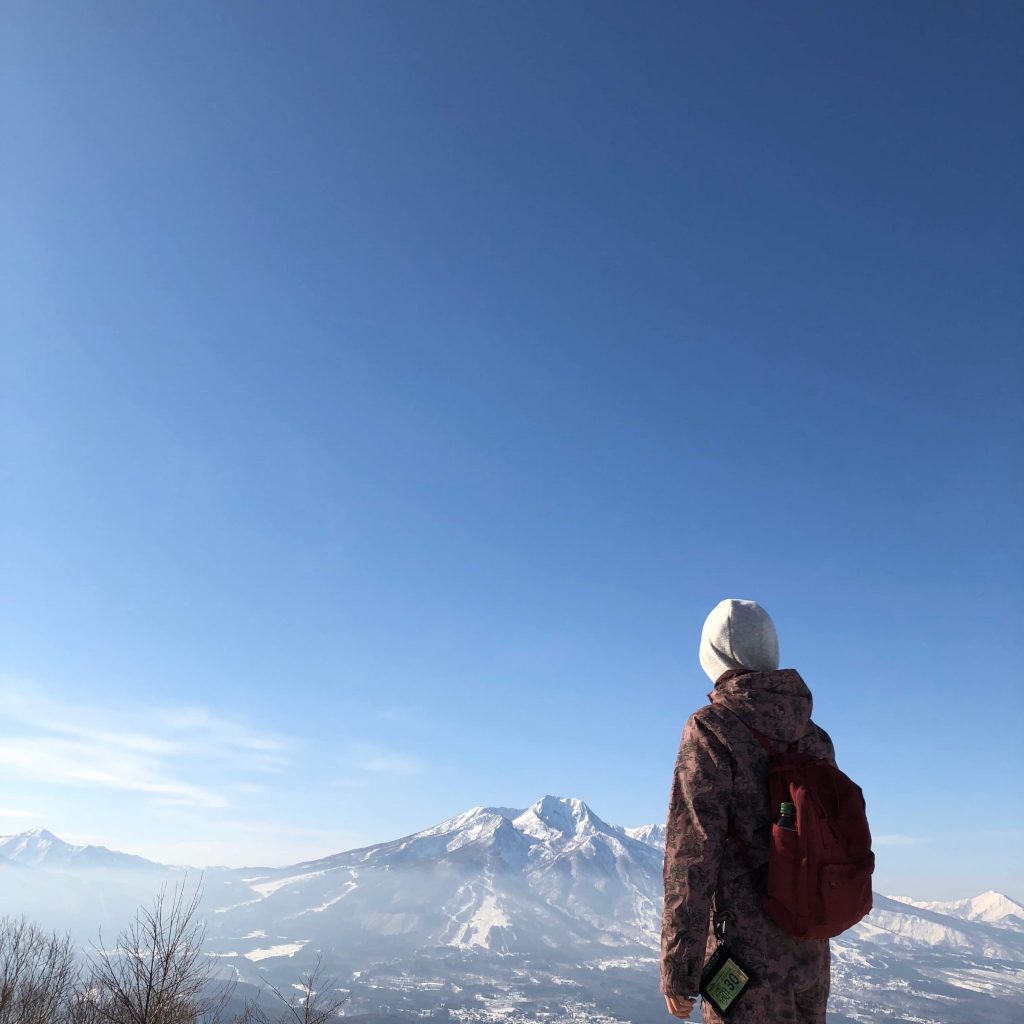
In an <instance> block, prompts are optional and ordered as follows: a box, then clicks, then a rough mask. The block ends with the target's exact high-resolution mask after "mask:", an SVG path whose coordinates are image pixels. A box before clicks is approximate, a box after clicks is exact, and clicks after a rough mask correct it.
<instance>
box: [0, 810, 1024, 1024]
mask: <svg viewBox="0 0 1024 1024" xmlns="http://www.w3.org/2000/svg"><path fill="white" fill-rule="evenodd" d="M0 843H2V845H0V858H2V857H5V856H6V857H8V858H10V857H11V855H12V854H13V855H14V859H9V860H7V861H6V865H7V867H5V866H4V863H3V862H0V901H2V904H3V905H4V906H7V907H10V906H12V901H13V902H18V901H20V903H21V904H22V906H21V908H20V909H23V910H25V911H26V912H30V913H33V914H34V916H36V918H37V919H38V920H40V921H41V923H43V924H45V925H47V926H49V927H67V926H68V921H67V918H68V914H69V909H68V908H75V909H76V910H77V912H78V913H79V916H80V917H82V919H83V920H85V918H86V916H87V914H88V913H89V912H91V911H97V912H99V910H100V906H99V903H98V902H97V900H98V896H97V893H98V892H101V893H102V899H101V900H99V902H100V903H102V909H103V911H104V912H106V913H109V911H110V909H111V908H112V907H115V906H116V907H123V906H125V905H126V904H127V903H128V902H130V899H129V898H130V897H131V898H136V899H137V901H138V902H141V900H138V897H139V895H140V893H141V892H142V891H143V890H142V887H140V885H139V879H140V878H144V879H146V880H148V881H149V882H150V883H151V882H152V880H153V879H155V878H158V877H163V878H165V879H166V878H179V879H180V877H181V875H180V869H175V868H169V867H167V868H164V867H162V866H160V865H153V864H152V863H151V862H144V863H145V864H148V865H149V866H150V869H157V870H156V873H155V874H154V873H153V870H147V872H145V873H143V874H140V873H139V872H138V871H131V870H125V871H124V872H123V873H122V877H121V883H122V884H123V887H124V889H123V891H120V890H119V891H118V894H117V899H116V900H115V899H113V898H112V896H111V893H112V890H111V889H110V888H109V886H110V885H112V884H113V883H110V882H109V881H106V882H104V885H107V886H108V888H106V889H102V887H100V888H98V887H97V882H96V878H97V871H96V869H94V868H93V867H92V866H91V864H92V862H91V859H90V858H83V857H81V856H77V857H76V856H73V855H70V854H68V853H67V851H61V846H59V845H57V844H60V840H57V839H56V837H54V836H52V835H50V834H49V833H42V832H40V831H38V830H36V831H35V832H34V833H25V834H23V835H22V836H20V837H7V838H6V839H5V840H0ZM67 845H68V844H63V846H67ZM69 849H76V848H74V847H69ZM77 849H82V848H77ZM85 849H89V848H85ZM92 849H101V848H92ZM104 853H105V854H108V855H110V856H112V857H119V856H123V855H118V854H115V853H113V852H112V851H104ZM663 855H664V826H662V825H641V826H637V827H631V828H624V827H622V826H620V825H613V824H610V823H608V822H606V821H604V820H603V819H602V818H600V817H599V816H598V815H597V814H595V813H594V811H593V810H592V809H591V808H590V807H589V806H588V805H587V804H586V803H584V802H583V801H582V800H579V799H575V798H565V797H556V796H551V795H546V796H543V797H541V798H540V799H539V800H537V801H535V802H534V803H533V804H531V805H530V806H529V807H525V808H509V807H484V806H476V807H472V808H470V809H469V810H467V811H464V812H463V813H461V814H458V815H455V816H454V817H451V818H448V819H446V820H445V821H442V822H440V823H438V824H437V825H433V826H431V827H429V828H426V829H423V830H422V831H419V832H415V833H412V834H410V835H407V836H403V837H401V838H399V839H395V840H391V841H389V842H384V843H378V844H375V845H372V846H368V847H362V848H360V849H356V850H348V851H345V852H342V853H338V854H334V855H332V856H330V857H324V858H320V859H318V860H313V861H306V862H303V863H300V864H295V865H291V866H288V867H284V868H250V869H238V870H234V869H224V868H219V869H208V870H207V871H206V872H205V873H204V877H203V890H204V910H205V919H206V926H207V946H208V949H209V951H210V952H211V954H213V955H215V956H216V957H217V962H218V964H219V965H220V967H221V969H222V970H223V971H224V972H225V973H231V974H233V975H235V976H237V977H238V978H240V979H242V980H243V981H256V980H258V979H259V978H261V977H262V978H267V979H269V980H271V981H273V982H275V983H279V984H288V983H290V982H292V981H294V980H296V979H297V977H298V975H299V972H300V971H301V970H303V969H306V968H308V966H309V964H310V962H311V961H312V959H313V958H314V956H315V951H317V950H323V951H324V952H325V955H326V957H327V962H328V964H329V967H330V969H331V970H332V971H333V972H334V973H335V974H336V975H337V976H338V977H339V978H340V979H341V980H342V984H343V986H344V987H347V988H350V989H351V990H352V993H353V995H352V999H351V1002H350V1010H349V1012H355V1011H358V1012H371V1013H372V1012H374V1011H375V1010H376V1008H378V1007H388V1008H390V1010H389V1012H390V1011H394V1010H395V1009H399V1008H405V1009H408V1010H412V1011H415V1012H417V1013H421V1014H426V1015H428V1016H434V1015H440V1016H441V1017H442V1018H445V1019H450V1018H451V1017H453V1016H454V1017H460V1018H464V1019H466V1020H492V1019H493V1020H499V1019H500V1020H501V1021H504V1022H506V1024H518V1021H517V1018H519V1017H522V1019H523V1020H524V1021H525V1020H527V1019H532V1018H533V1017H535V1016H540V1015H543V1014H545V1013H549V1014H550V1015H551V1020H552V1021H557V1020H563V1019H568V1018H570V1017H574V1016H581V1015H584V1014H585V1015H586V1016H587V1017H588V1018H597V1019H598V1020H600V1019H601V1018H602V1017H604V1018H606V1019H607V1020H609V1021H611V1020H629V1021H632V1022H638V1024H639V1022H645V1021H647V1020H648V1019H649V1020H650V1021H651V1022H652V1024H653V1022H654V1021H655V1020H657V1021H659V1022H660V1021H663V1019H664V1013H665V1009H664V1001H663V1000H662V998H661V996H660V993H659V992H658V978H657V958H658V945H659V931H660V924H661V921H660V917H661V907H662V861H663ZM100 859H101V860H102V858H100ZM131 860H132V861H133V862H134V861H135V860H141V858H131ZM58 868H59V870H58ZM160 871H162V872H163V875H162V876H161V875H160ZM102 874H103V875H104V876H106V874H107V873H106V871H104V872H102ZM197 874H198V873H193V878H195V877H196V875H197ZM85 893H88V894H90V898H86V896H84V895H83V894H85ZM41 894H42V895H45V897H46V898H47V900H48V902H47V901H44V902H42V903H39V908H40V912H35V911H34V910H33V907H32V906H31V905H30V904H32V903H33V901H35V900H36V898H37V897H39V896H40V895H41ZM76 901H78V902H77V903H76ZM83 901H84V902H83ZM96 923H99V919H98V918H97V919H96V920H95V921H94V927H95V924H96ZM103 923H104V929H105V930H106V929H107V928H108V927H109V926H110V924H111V922H109V921H107V920H104V922H103ZM112 923H113V924H114V925H121V924H123V923H124V921H123V920H122V921H119V922H112ZM90 934H92V935H94V934H95V930H93V931H92V932H91V933H90ZM832 948H833V988H832V998H831V1002H830V1017H829V1019H830V1022H832V1024H841V1022H849V1021H865V1022H868V1021H875V1020H878V1019H880V1018H882V1017H884V1018H885V1019H886V1020H907V1021H910V1020H913V1021H917V1022H921V1024H1009V1022H1011V1021H1017V1022H1019V1021H1021V1020H1024V908H1022V907H1021V905H1020V904H1018V903H1015V902H1014V901H1013V900H1011V899H1009V897H1006V896H1003V895H1002V894H999V893H984V894H982V895H981V896H978V897H974V898H973V899H971V900H961V901H957V902H955V903H947V904H931V903H923V902H914V901H912V900H910V899H908V898H906V897H903V898H899V899H890V898H887V897H885V896H881V895H878V894H876V895H875V908H874V910H873V911H872V913H871V915H869V917H868V918H866V919H865V920H864V921H862V922H861V923H860V924H858V925H856V926H855V927H854V928H852V929H850V930H849V931H848V932H845V933H844V934H843V935H841V936H839V937H838V938H837V939H835V940H833V944H832Z"/></svg>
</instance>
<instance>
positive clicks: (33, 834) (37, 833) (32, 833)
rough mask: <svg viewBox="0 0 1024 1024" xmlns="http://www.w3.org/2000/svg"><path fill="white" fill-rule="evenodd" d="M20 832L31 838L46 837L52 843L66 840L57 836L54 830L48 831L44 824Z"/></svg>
mask: <svg viewBox="0 0 1024 1024" xmlns="http://www.w3.org/2000/svg"><path fill="white" fill-rule="evenodd" d="M20 834H21V835H23V836H25V837H26V838H30V839H46V840H48V841H49V842H51V843H63V842H64V840H63V839H61V838H60V837H59V836H55V835H54V834H53V833H52V832H50V831H48V830H47V829H45V828H43V827H42V826H37V827H36V828H30V829H28V830H27V831H25V832H22V833H20Z"/></svg>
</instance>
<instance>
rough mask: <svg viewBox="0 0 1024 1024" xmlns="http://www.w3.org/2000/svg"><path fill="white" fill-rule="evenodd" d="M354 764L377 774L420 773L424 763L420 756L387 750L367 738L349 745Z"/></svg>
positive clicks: (358, 767) (365, 770) (362, 769)
mask: <svg viewBox="0 0 1024 1024" xmlns="http://www.w3.org/2000/svg"><path fill="white" fill-rule="evenodd" d="M349 752H350V754H351V758H352V760H351V763H352V766H353V767H355V768H357V769H360V770H361V771H364V772H372V773H374V774H377V775H419V774H421V773H422V771H423V764H422V762H421V761H420V759H419V758H418V757H415V756H413V755H412V754H406V753H403V752H401V751H394V750H386V749H384V748H382V747H380V746H379V745H377V744H376V743H372V742H369V741H367V740H354V741H352V743H351V744H350V745H349Z"/></svg>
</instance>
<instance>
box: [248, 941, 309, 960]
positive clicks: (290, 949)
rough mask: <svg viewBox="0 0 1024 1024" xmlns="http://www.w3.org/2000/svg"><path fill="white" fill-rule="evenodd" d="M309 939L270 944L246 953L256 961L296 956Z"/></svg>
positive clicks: (249, 958) (250, 958)
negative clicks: (277, 944)
mask: <svg viewBox="0 0 1024 1024" xmlns="http://www.w3.org/2000/svg"><path fill="white" fill-rule="evenodd" d="M308 941H309V940H308V939H304V940H303V941H302V942H287V943H285V944H284V945H281V946H270V947H268V948H267V949H254V950H252V951H251V952H249V953H246V954H245V958H246V960H252V961H253V962H254V963H255V962H256V961H257V960H269V959H271V958H272V957H277V956H295V954H296V953H298V952H299V951H300V950H301V949H302V947H303V946H305V945H306V943H307V942H308Z"/></svg>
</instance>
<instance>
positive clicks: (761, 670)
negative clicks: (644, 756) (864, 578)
mask: <svg viewBox="0 0 1024 1024" xmlns="http://www.w3.org/2000/svg"><path fill="white" fill-rule="evenodd" d="M700 664H701V666H702V668H703V669H704V671H705V672H706V673H707V675H708V677H709V678H710V679H711V680H712V682H713V684H714V686H713V688H712V690H711V692H710V693H709V694H708V697H709V698H710V701H711V703H710V704H707V705H705V706H704V707H701V708H699V709H698V710H696V711H694V712H693V714H691V715H690V717H689V718H688V719H687V720H686V723H685V725H684V727H683V733H682V738H681V740H680V743H679V753H678V755H677V756H676V763H675V769H674V771H673V775H672V787H671V793H670V796H669V808H668V817H667V820H666V825H665V861H664V881H665V905H664V913H663V918H662V932H661V965H660V966H661V985H660V988H661V992H662V993H663V994H664V996H665V1003H666V1006H667V1007H668V1011H669V1013H671V1014H672V1015H673V1016H674V1017H678V1018H680V1019H682V1020H685V1019H687V1018H688V1017H689V1016H690V1014H691V1012H692V1011H693V1008H694V1006H695V1005H696V1001H697V998H698V994H699V988H700V977H701V972H702V969H703V967H704V964H705V963H706V962H707V960H708V958H709V957H710V956H711V955H712V953H713V952H714V950H715V949H716V947H717V946H718V944H719V938H718V936H717V935H716V929H715V924H716V923H718V924H719V926H720V927H719V930H720V931H721V930H723V929H724V936H723V940H724V942H725V943H726V945H727V947H728V949H729V951H730V952H731V953H732V954H733V955H734V956H735V958H736V960H737V961H738V962H739V963H741V964H743V965H744V967H746V968H747V969H748V970H749V972H750V974H751V978H752V980H751V982H750V984H749V986H748V987H747V989H746V991H744V993H743V994H742V996H741V997H740V998H739V999H738V1000H737V1001H736V1003H735V1005H734V1006H732V1007H730V1010H729V1024H825V1011H826V1006H827V1003H828V995H829V987H830V982H831V953H830V949H829V942H828V940H827V939H820V940H818V939H812V940H805V939H795V938H792V937H791V936H789V935H787V934H786V933H785V932H783V931H782V930H781V929H780V928H779V927H778V926H777V925H776V924H775V922H774V921H773V920H772V919H771V918H770V917H768V915H767V914H765V912H764V911H763V910H762V909H761V904H760V892H759V887H760V884H761V879H762V878H763V873H764V871H765V869H766V865H767V862H768V848H769V842H770V835H771V825H772V822H773V820H774V819H775V818H776V817H777V816H778V812H779V808H772V807H770V806H769V800H768V786H767V779H766V766H767V760H768V754H767V752H766V751H765V749H764V748H763V747H762V746H761V744H760V743H759V742H758V741H757V739H756V738H755V737H754V735H753V734H752V733H751V732H750V730H749V729H748V728H747V727H746V726H747V725H750V726H752V727H753V728H754V729H757V730H759V731H760V732H761V733H763V734H764V735H766V736H768V737H769V738H770V739H771V740H772V741H773V743H775V744H776V747H777V749H778V750H780V751H781V750H785V749H786V745H787V744H789V743H791V742H793V741H794V740H798V741H799V745H798V748H797V749H799V750H801V751H804V752H806V753H809V754H813V755H815V756H819V757H825V758H828V759H829V760H831V761H832V762H833V763H835V749H834V747H833V744H832V740H831V737H830V736H829V735H828V733H826V732H825V730H824V729H822V728H821V727H820V726H818V725H816V724H815V723H814V722H812V721H811V709H812V705H813V699H812V696H811V691H810V690H809V689H808V687H807V684H806V683H805V682H804V680H803V679H802V678H801V676H800V674H799V673H798V672H797V671H796V670H795V669H792V668H783V669H780V668H779V642H778V636H777V634H776V631H775V625H774V623H773V622H772V620H771V617H770V616H769V615H768V613H767V612H766V611H765V610H764V608H762V607H761V606H760V605H759V604H758V603H757V602H756V601H748V600H740V599H728V600H725V601H721V602H719V603H718V604H717V605H716V606H715V607H714V608H713V609H712V611H711V613H710V614H709V615H708V617H707V620H706V621H705V623H704V627H703V629H702V630H701V638H700ZM741 719H742V721H741ZM744 723H746V725H745V724H744ZM730 826H731V828H732V830H733V834H734V835H735V837H736V839H738V841H739V844H737V842H736V841H732V840H731V838H730ZM740 844H741V845H740ZM702 1009H703V1014H704V1020H705V1021H706V1022H708V1024H719V1022H721V1021H722V1020H723V1018H722V1017H721V1016H720V1015H719V1014H718V1013H717V1012H716V1011H715V1009H714V1008H713V1007H712V1006H711V1005H710V1004H708V1002H707V1001H704V1004H703V1007H702Z"/></svg>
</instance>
